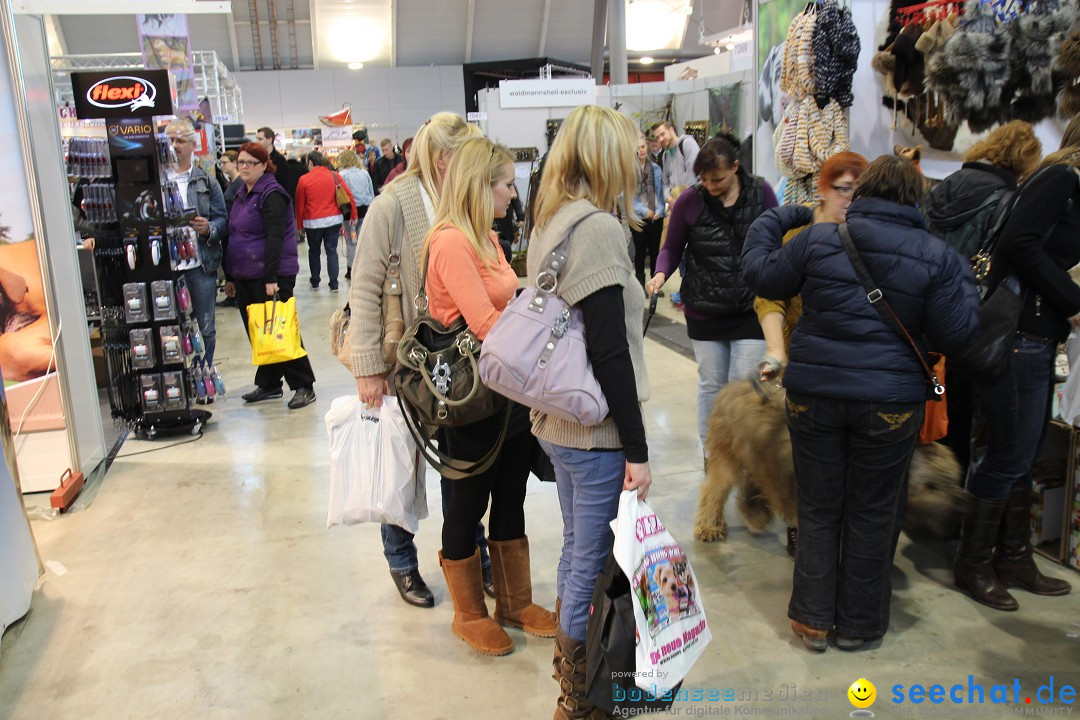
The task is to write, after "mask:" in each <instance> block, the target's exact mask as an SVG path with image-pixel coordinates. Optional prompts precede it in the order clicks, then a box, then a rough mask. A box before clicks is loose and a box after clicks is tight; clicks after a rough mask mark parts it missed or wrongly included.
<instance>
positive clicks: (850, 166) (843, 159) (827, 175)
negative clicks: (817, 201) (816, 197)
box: [818, 152, 869, 194]
mask: <svg viewBox="0 0 1080 720" xmlns="http://www.w3.org/2000/svg"><path fill="white" fill-rule="evenodd" d="M868 164H869V163H868V162H867V161H866V158H864V157H863V156H862V155H860V154H859V153H853V152H841V153H836V154H835V155H833V156H832V157H831V158H829V159H828V160H826V161H825V164H824V165H822V166H821V177H819V178H818V192H819V193H822V194H824V193H825V191H826V190H828V189H829V188H831V187H832V184H833V183H834V182H836V180H837V178H839V177H842V176H844V175H847V174H848V173H851V174H852V175H854V176H855V179H856V180H858V179H859V176H860V175H862V174H863V171H864V170H866V166H867V165H868Z"/></svg>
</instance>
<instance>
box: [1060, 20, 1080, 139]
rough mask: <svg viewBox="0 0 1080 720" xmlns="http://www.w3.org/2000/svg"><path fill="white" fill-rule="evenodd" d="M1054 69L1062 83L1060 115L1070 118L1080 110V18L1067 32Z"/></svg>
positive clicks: (1063, 117) (1066, 118) (1065, 118)
mask: <svg viewBox="0 0 1080 720" xmlns="http://www.w3.org/2000/svg"><path fill="white" fill-rule="evenodd" d="M1074 12H1075V11H1074ZM1054 71H1055V72H1056V73H1057V74H1058V76H1059V77H1060V80H1061V84H1062V88H1061V91H1060V92H1059V93H1058V115H1059V116H1060V117H1061V118H1062V119H1064V120H1068V119H1069V118H1071V117H1072V116H1073V115H1075V114H1076V113H1078V112H1080V84H1078V83H1080V20H1074V21H1073V24H1072V26H1071V27H1070V28H1069V30H1068V32H1066V33H1065V38H1064V39H1063V40H1062V42H1061V48H1060V49H1059V50H1058V54H1057V57H1056V58H1055V59H1054Z"/></svg>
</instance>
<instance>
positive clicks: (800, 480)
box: [787, 392, 925, 639]
mask: <svg viewBox="0 0 1080 720" xmlns="http://www.w3.org/2000/svg"><path fill="white" fill-rule="evenodd" d="M924 410H925V403H918V404H891V403H875V402H860V401H854V400H837V399H833V398H821V397H814V396H809V395H798V394H795V393H791V392H789V393H788V396H787V421H788V430H789V432H790V433H791V449H792V455H793V459H794V461H795V478H796V485H797V488H798V496H799V543H798V549H797V550H796V553H795V575H794V580H793V582H792V589H791V602H790V604H789V605H788V617H790V618H791V619H792V620H797V621H798V622H801V623H803V624H804V625H809V626H810V627H812V628H816V629H819V630H830V629H832V628H833V627H834V626H835V627H836V631H837V632H838V633H839V634H841V635H843V636H845V637H849V638H866V639H870V638H878V637H881V636H882V635H884V634H885V632H886V631H887V630H888V629H889V603H890V600H891V598H892V564H893V554H894V553H895V552H896V541H897V539H898V538H899V536H900V523H901V521H902V520H903V516H904V509H905V507H906V506H907V473H908V466H909V464H910V463H911V454H912V453H913V452H914V450H915V443H916V441H917V440H918V437H919V427H920V426H921V425H922V418H923V412H924Z"/></svg>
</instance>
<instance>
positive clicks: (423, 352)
mask: <svg viewBox="0 0 1080 720" xmlns="http://www.w3.org/2000/svg"><path fill="white" fill-rule="evenodd" d="M427 355H428V354H427V349H426V348H424V347H422V346H420V345H413V346H412V347H411V348H409V355H408V358H409V360H411V361H412V362H413V363H414V364H415V365H416V366H417V367H419V366H420V365H423V364H424V363H425V362H427Z"/></svg>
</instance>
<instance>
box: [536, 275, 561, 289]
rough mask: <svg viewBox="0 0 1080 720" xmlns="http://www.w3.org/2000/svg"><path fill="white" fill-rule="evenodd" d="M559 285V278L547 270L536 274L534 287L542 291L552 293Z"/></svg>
mask: <svg viewBox="0 0 1080 720" xmlns="http://www.w3.org/2000/svg"><path fill="white" fill-rule="evenodd" d="M558 285H559V278H557V277H556V276H555V275H554V274H553V273H550V272H548V271H547V270H543V271H541V272H540V273H539V274H538V275H537V276H536V288H537V289H538V290H540V291H542V292H546V293H553V292H555V288H556V287H558Z"/></svg>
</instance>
